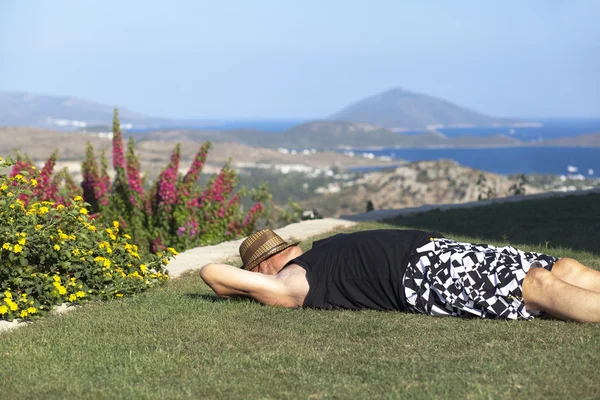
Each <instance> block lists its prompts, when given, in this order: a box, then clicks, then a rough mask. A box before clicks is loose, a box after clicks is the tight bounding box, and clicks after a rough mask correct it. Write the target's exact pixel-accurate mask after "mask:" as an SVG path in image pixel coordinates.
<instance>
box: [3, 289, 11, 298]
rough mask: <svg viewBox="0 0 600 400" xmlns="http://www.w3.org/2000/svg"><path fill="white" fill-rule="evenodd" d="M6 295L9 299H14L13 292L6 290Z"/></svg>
mask: <svg viewBox="0 0 600 400" xmlns="http://www.w3.org/2000/svg"><path fill="white" fill-rule="evenodd" d="M4 297H6V298H7V299H12V294H11V293H10V292H9V291H8V290H7V291H6V292H4Z"/></svg>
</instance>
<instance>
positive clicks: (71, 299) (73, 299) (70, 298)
mask: <svg viewBox="0 0 600 400" xmlns="http://www.w3.org/2000/svg"><path fill="white" fill-rule="evenodd" d="M75 300H77V296H75V295H74V294H72V295H70V296H69V301H71V302H73V301H75Z"/></svg>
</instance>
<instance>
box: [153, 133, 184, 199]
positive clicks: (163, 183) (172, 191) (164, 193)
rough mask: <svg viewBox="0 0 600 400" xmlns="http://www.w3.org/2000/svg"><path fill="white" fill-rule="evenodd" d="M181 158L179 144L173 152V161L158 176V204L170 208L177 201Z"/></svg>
mask: <svg viewBox="0 0 600 400" xmlns="http://www.w3.org/2000/svg"><path fill="white" fill-rule="evenodd" d="M179 160H180V146H179V145H177V146H176V147H175V150H173V154H171V162H170V163H169V165H168V166H167V168H166V169H165V170H164V171H163V172H161V173H160V175H159V177H158V190H157V192H156V205H157V206H159V207H160V206H163V207H165V209H166V210H169V209H170V208H171V206H172V205H173V204H175V203H176V202H177V186H176V185H177V175H178V169H179Z"/></svg>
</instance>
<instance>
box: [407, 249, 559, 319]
mask: <svg viewBox="0 0 600 400" xmlns="http://www.w3.org/2000/svg"><path fill="white" fill-rule="evenodd" d="M556 260H558V259H557V258H556V257H551V256H547V255H545V254H541V253H533V252H524V251H521V250H518V249H516V248H514V247H510V246H506V247H495V246H491V245H486V244H471V243H459V242H455V241H454V240H450V239H434V240H432V241H431V242H429V243H427V244H426V245H424V246H421V247H419V248H418V249H417V250H416V251H415V253H414V254H413V255H412V257H411V259H410V261H409V263H408V267H407V269H406V273H405V275H404V293H405V295H406V301H407V305H408V307H409V311H412V312H417V313H424V314H430V315H434V316H458V317H467V316H475V317H480V318H502V319H517V318H524V319H532V318H534V317H535V316H537V315H539V314H540V313H539V312H534V311H527V310H525V304H524V302H523V297H522V296H523V294H522V291H521V289H522V287H523V279H525V274H527V271H529V268H532V267H541V268H546V269H547V270H551V269H552V266H553V265H554V263H555V262H556Z"/></svg>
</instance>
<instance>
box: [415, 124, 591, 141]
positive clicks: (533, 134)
mask: <svg viewBox="0 0 600 400" xmlns="http://www.w3.org/2000/svg"><path fill="white" fill-rule="evenodd" d="M530 121H532V122H539V123H541V124H542V126H540V127H514V126H502V127H485V126H484V127H475V128H440V129H437V131H438V132H441V133H443V134H444V135H446V136H448V137H456V136H462V135H473V136H492V135H507V136H510V137H514V138H515V139H518V140H521V141H524V142H535V141H539V140H542V139H546V140H547V139H555V138H559V137H566V136H575V135H583V134H586V133H595V132H600V119H598V118H593V119H592V118H585V119H584V118H581V119H534V118H532V119H531V120H530ZM407 133H409V134H418V133H421V131H411V132H407Z"/></svg>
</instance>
